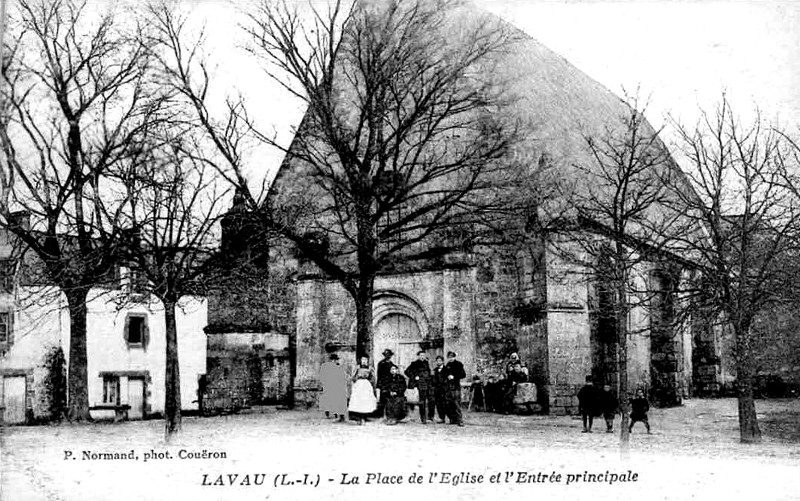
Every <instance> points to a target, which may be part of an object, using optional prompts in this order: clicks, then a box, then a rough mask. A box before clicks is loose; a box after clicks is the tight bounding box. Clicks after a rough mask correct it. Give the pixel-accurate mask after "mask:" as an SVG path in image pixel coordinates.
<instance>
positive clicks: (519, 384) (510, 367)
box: [471, 353, 533, 414]
mask: <svg viewBox="0 0 800 501" xmlns="http://www.w3.org/2000/svg"><path fill="white" fill-rule="evenodd" d="M529 382H530V376H529V374H528V368H527V366H526V365H525V364H524V363H522V361H520V359H519V355H518V354H517V353H512V354H511V357H510V360H509V362H508V364H507V365H506V367H505V373H504V374H500V376H499V377H497V378H496V377H495V376H489V377H488V378H487V380H486V384H482V383H481V381H480V377H479V376H475V377H474V378H473V382H472V388H471V393H472V395H473V404H474V405H475V407H476V408H484V410H486V411H489V412H498V413H503V414H508V413H511V412H514V410H515V408H516V405H517V404H516V402H517V400H518V397H523V395H522V392H523V391H524V390H523V388H524V384H523V383H529ZM522 400H525V398H522ZM526 403H527V405H528V406H529V405H530V404H532V403H533V400H532V399H530V401H526Z"/></svg>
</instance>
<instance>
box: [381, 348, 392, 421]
mask: <svg viewBox="0 0 800 501" xmlns="http://www.w3.org/2000/svg"><path fill="white" fill-rule="evenodd" d="M393 355H394V352H393V351H392V350H390V349H388V348H387V349H385V350H383V360H381V361H380V362H378V382H377V388H378V391H379V393H380V398H379V400H378V414H379V415H380V416H381V417H383V415H384V413H385V411H386V398H387V397H388V393H387V389H386V387H387V385H388V384H389V378H390V376H391V374H392V366H393V365H394V362H392V356H393Z"/></svg>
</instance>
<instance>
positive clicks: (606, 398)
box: [601, 384, 619, 433]
mask: <svg viewBox="0 0 800 501" xmlns="http://www.w3.org/2000/svg"><path fill="white" fill-rule="evenodd" d="M601 397H602V400H601V402H602V410H603V417H604V418H605V420H606V433H612V432H613V431H614V416H615V415H616V414H617V407H619V404H618V403H617V398H616V397H615V396H614V393H613V392H612V391H611V385H610V384H607V385H604V386H603V393H602V394H601Z"/></svg>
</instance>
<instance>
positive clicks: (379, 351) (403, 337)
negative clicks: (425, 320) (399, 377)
mask: <svg viewBox="0 0 800 501" xmlns="http://www.w3.org/2000/svg"><path fill="white" fill-rule="evenodd" d="M373 334H374V341H373V346H374V360H382V359H383V351H384V350H386V349H389V350H392V351H393V352H394V356H393V357H392V361H393V362H394V363H395V364H396V365H397V366H399V367H400V369H401V371H402V370H405V368H406V367H407V366H408V364H410V363H411V362H413V361H414V359H416V358H417V352H418V351H419V350H420V342H421V341H422V334H421V332H420V328H419V325H417V322H416V321H415V320H414V319H413V318H411V317H409V316H408V315H404V314H402V313H390V314H388V315H386V316H384V317H383V318H381V319H380V320H379V321H378V322H377V324H376V325H375V330H374V331H373Z"/></svg>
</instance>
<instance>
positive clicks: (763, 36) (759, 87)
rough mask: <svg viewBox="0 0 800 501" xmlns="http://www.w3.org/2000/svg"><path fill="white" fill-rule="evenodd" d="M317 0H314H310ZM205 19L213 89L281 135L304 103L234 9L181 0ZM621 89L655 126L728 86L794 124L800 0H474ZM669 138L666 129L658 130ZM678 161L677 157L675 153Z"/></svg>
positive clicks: (276, 156)
mask: <svg viewBox="0 0 800 501" xmlns="http://www.w3.org/2000/svg"><path fill="white" fill-rule="evenodd" d="M318 1H319V0H315V4H316V3H317V2H318ZM188 3H190V4H193V5H195V10H196V14H197V15H198V18H203V19H206V22H207V23H208V25H207V28H208V38H209V42H211V43H209V51H210V52H212V53H213V55H214V58H215V59H216V61H217V63H218V68H217V75H216V76H217V78H218V80H217V91H218V92H220V93H223V92H234V91H235V90H236V89H238V90H240V91H241V92H242V93H243V94H244V95H245V96H246V97H247V99H248V100H249V101H250V102H251V114H253V115H254V116H256V117H258V120H259V122H260V123H261V124H262V126H263V127H264V128H265V129H274V131H275V132H276V133H277V134H278V137H280V138H282V140H283V141H285V142H288V141H289V140H290V139H291V131H292V127H294V126H296V125H297V124H298V123H299V121H300V118H301V117H302V108H300V107H299V104H298V102H297V101H295V100H293V99H292V98H291V97H290V96H289V95H288V93H287V92H286V91H285V90H283V89H281V88H279V87H278V86H276V85H275V84H274V83H272V82H270V81H269V80H268V79H267V78H266V77H264V76H263V73H261V72H260V71H259V70H258V68H257V64H256V63H255V62H254V61H253V60H252V59H250V58H249V57H248V56H247V55H245V54H243V51H241V50H239V49H237V44H238V43H240V42H241V39H237V38H238V37H239V35H240V34H239V32H238V30H237V28H236V23H237V19H239V17H238V14H237V12H236V9H235V8H234V7H232V6H231V3H228V2H226V1H225V0H216V1H215V0H188ZM476 3H477V4H478V5H480V6H482V7H485V8H487V9H488V10H490V11H491V12H493V13H495V14H498V15H500V16H501V17H503V18H505V19H506V20H508V21H510V22H511V23H512V24H514V25H516V26H517V27H519V28H521V29H522V30H524V31H525V32H527V33H528V34H529V35H531V36H532V37H534V38H536V39H538V40H539V41H540V42H542V43H543V44H544V45H546V46H548V47H549V48H550V49H552V50H554V51H555V52H557V53H559V54H561V55H562V56H564V57H565V58H566V59H567V60H569V61H570V62H571V63H572V64H573V65H575V66H576V67H577V68H579V69H580V70H582V71H583V72H584V73H586V74H588V75H589V76H590V77H592V78H594V79H595V80H597V81H599V82H600V83H602V84H603V85H605V86H606V87H608V88H609V89H610V90H611V91H612V92H614V93H616V94H618V95H621V94H622V90H623V89H626V90H628V91H629V93H630V92H635V91H636V89H637V88H639V95H640V96H641V97H643V98H649V102H650V104H649V107H648V113H647V116H648V118H649V119H650V121H651V122H652V123H653V125H654V126H655V127H660V126H661V125H662V124H663V123H664V122H665V120H664V117H665V116H666V115H667V114H668V113H671V114H672V115H673V116H675V117H676V118H679V119H680V120H681V121H682V122H684V123H686V124H687V125H693V124H694V123H695V122H696V121H697V119H698V116H699V113H698V110H699V109H700V108H703V109H706V110H709V111H711V110H713V107H714V106H715V104H716V103H717V102H718V101H719V99H720V96H721V93H722V92H723V91H725V92H727V95H728V98H729V101H730V102H731V103H732V105H733V109H734V111H735V112H736V113H738V114H739V115H741V116H742V117H743V118H744V119H747V118H749V117H752V112H753V110H754V109H755V107H756V106H758V107H759V108H760V109H761V111H762V115H763V116H764V117H765V118H767V119H769V120H770V121H772V122H773V123H776V122H777V123H779V124H780V125H781V126H782V127H784V128H787V129H789V130H790V131H794V132H800V130H798V126H799V125H800V2H794V1H785V0H784V1H778V0H763V1H755V0H751V1H742V0H739V1H734V0H727V1H692V2H682V1H667V0H638V1H630V0H627V1H623V0H617V1H604V0H585V1H580V0H571V1H555V0H549V1H535V0H476ZM665 139H666V141H667V143H668V144H669V143H670V142H671V141H670V135H669V133H668V129H667V135H666V137H665ZM281 158H282V154H281V153H280V152H277V151H265V150H261V149H258V150H256V151H254V152H253V156H252V157H251V162H252V168H253V171H259V172H264V171H263V169H268V170H269V171H272V172H274V170H275V169H276V168H277V167H278V165H279V163H280V160H281ZM679 161H680V160H679Z"/></svg>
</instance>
